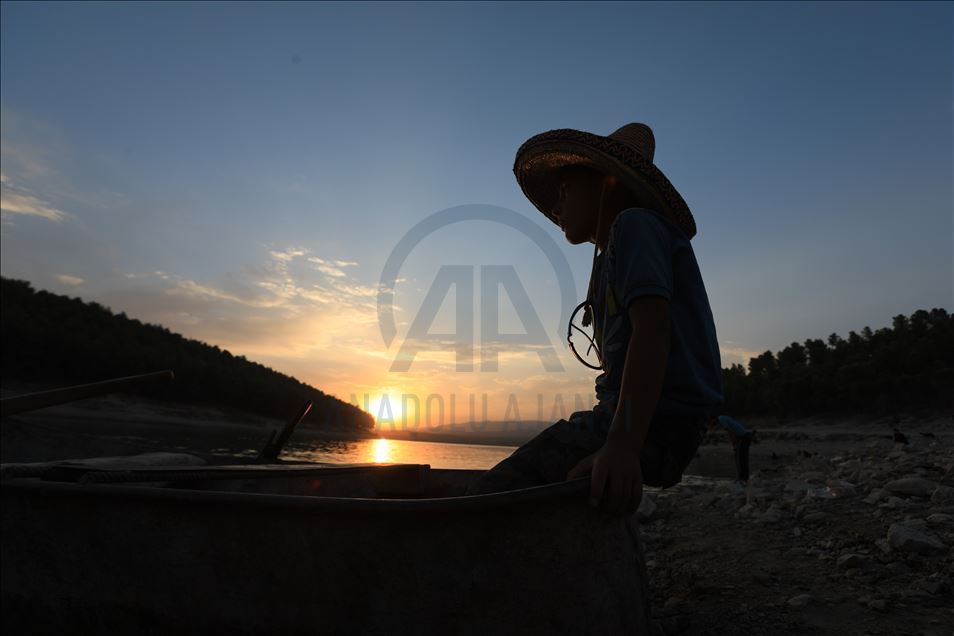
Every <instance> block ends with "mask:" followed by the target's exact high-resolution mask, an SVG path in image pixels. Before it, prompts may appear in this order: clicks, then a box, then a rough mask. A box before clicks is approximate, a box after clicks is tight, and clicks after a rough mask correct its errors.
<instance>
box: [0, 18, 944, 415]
mask: <svg viewBox="0 0 954 636" xmlns="http://www.w3.org/2000/svg"><path fill="white" fill-rule="evenodd" d="M0 19H2V20H0V29H2V33H0V35H2V38H0V53H2V55H0V138H2V139H0V142H2V165H0V168H2V169H0V172H2V197H0V200H2V239H0V241H2V243H0V270H2V274H3V276H5V277H10V278H19V279H25V280H28V281H30V282H31V283H32V284H33V285H34V286H35V287H37V288H39V289H47V290H50V291H54V292H58V293H64V294H68V295H70V296H78V297H81V298H83V299H85V300H95V301H97V302H100V303H102V304H105V305H107V306H109V307H110V308H112V309H113V310H114V311H116V312H120V311H121V312H125V313H126V314H127V315H129V316H131V317H135V318H139V319H141V320H144V321H147V322H152V323H158V324H162V325H164V326H166V327H168V328H170V329H172V330H174V331H177V332H180V333H183V334H184V335H186V336H189V337H193V338H198V339H201V340H204V341H206V342H209V343H213V344H216V345H218V346H220V347H224V348H227V349H229V350H230V351H232V352H233V353H235V354H237V355H245V356H246V357H248V358H250V359H253V360H256V361H259V362H262V363H263V364H266V365H268V366H271V367H272V368H275V369H278V370H280V371H282V372H284V373H288V374H291V375H294V376H296V377H298V378H300V379H301V380H303V381H305V382H308V383H310V384H312V385H314V386H316V387H318V388H320V389H322V390H324V391H326V392H328V393H331V394H333V395H336V396H338V397H340V398H341V399H343V400H345V401H351V402H353V403H357V404H359V405H360V406H362V407H366V408H368V409H369V410H370V411H371V412H372V413H373V414H374V415H376V416H377V417H378V418H379V420H380V422H381V425H384V424H390V425H394V423H395V422H401V421H404V422H407V423H409V425H410V426H416V425H419V424H423V425H428V426H431V427H439V426H441V425H443V424H445V423H449V422H450V421H452V420H454V419H456V421H460V422H466V421H469V420H471V419H481V417H488V418H490V419H500V418H507V419H517V418H520V419H523V420H531V419H539V420H548V419H558V417H563V416H565V415H567V414H568V413H569V412H572V411H573V410H578V409H579V408H589V407H590V406H591V405H592V401H593V399H594V398H593V378H594V372H592V371H590V370H589V369H586V368H585V367H583V366H582V365H580V364H579V363H577V362H576V361H575V360H573V358H572V357H571V355H570V353H569V350H568V349H567V348H566V346H565V343H564V340H565V329H566V327H565V324H564V323H562V322H561V315H565V312H566V310H567V309H572V307H573V306H574V305H575V304H576V303H577V302H578V301H579V300H582V298H583V296H584V295H585V290H586V284H587V280H588V277H589V270H590V262H591V259H592V247H591V246H589V245H588V244H584V245H578V246H572V245H570V244H569V243H567V242H566V240H565V239H564V238H563V236H562V233H561V232H560V230H559V228H558V227H556V226H555V225H553V224H552V223H550V222H549V221H548V220H547V219H546V218H545V217H544V216H543V215H542V214H540V213H539V212H537V211H536V210H535V209H534V208H533V206H532V205H531V204H530V202H529V201H528V200H527V199H526V198H525V197H524V196H523V195H522V193H521V191H520V188H519V186H518V185H517V183H516V181H515V179H514V175H513V172H512V168H513V160H514V155H515V152H516V150H517V148H518V147H519V146H520V144H521V143H523V142H524V141H525V140H526V139H527V138H529V137H531V136H532V135H534V134H537V133H540V132H544V131H546V130H551V129H554V128H574V129H578V130H585V131H589V132H593V133H597V134H604V135H605V134H609V133H610V132H612V131H613V130H615V129H616V128H618V127H620V126H622V125H623V124H626V123H629V122H634V121H638V122H643V123H646V124H648V125H649V126H651V127H652V129H653V131H654V134H655V139H656V154H655V163H656V165H657V166H658V167H659V168H660V169H661V170H662V171H663V172H664V173H665V174H666V176H667V177H668V178H669V180H670V181H671V182H672V183H673V184H674V186H675V187H676V188H677V189H678V190H679V192H680V193H681V194H682V196H683V198H684V199H685V200H686V201H687V203H688V205H689V207H690V209H691V210H692V212H693V214H694V216H695V219H696V222H697V225H698V234H697V235H696V236H695V237H694V238H693V240H692V246H693V249H694V252H695V254H696V258H697V260H698V262H699V265H700V269H701V271H702V274H703V279H704V281H705V285H706V290H707V293H708V296H709V301H710V304H711V307H712V312H713V316H714V320H715V323H716V331H717V335H718V338H719V344H720V350H721V354H722V363H723V366H729V365H730V364H732V363H742V364H744V363H746V362H747V360H748V359H749V358H750V357H751V356H753V355H758V354H759V353H761V352H763V351H765V350H773V351H777V350H778V349H780V348H783V347H785V346H786V345H788V344H789V343H791V342H803V341H804V340H805V339H807V338H825V337H827V335H828V334H831V333H839V334H841V335H846V334H847V333H848V331H849V330H856V331H860V330H861V329H862V328H863V327H864V326H871V327H872V328H879V327H884V326H888V325H890V323H891V318H892V317H893V316H895V315H897V314H910V313H912V312H913V311H915V310H917V309H930V308H934V307H942V308H944V309H946V310H948V311H954V124H952V122H954V4H952V3H950V2H929V3H918V2H903V3H888V2H879V3H865V2H851V3H838V2H831V3H780V2H778V3H718V2H705V3H692V2H680V3H639V4H626V3H586V4H582V3H579V4H578V3H553V4H548V3H500V4H496V3H480V4H463V3H461V4H450V3H447V4H438V3H426V4H413V3H412V4H406V3H395V2H388V3H382V4H377V3H367V4H361V3H348V4H336V3H322V4H303V3H290V4H282V3H268V4H258V3H239V4H229V3H208V4H203V3H190V4H185V3H167V4H166V3H141V2H137V3H19V2H4V3H2V5H0ZM458 206H471V207H470V208H462V209H467V210H485V211H486V210H493V211H495V212H493V214H491V215H490V216H491V217H492V218H489V219H487V218H485V219H482V220H481V219H471V220H466V219H465V220H462V221H460V222H457V223H453V224H445V225H442V226H439V227H437V229H435V230H434V231H433V232H432V233H430V234H428V235H426V236H418V234H419V232H418V234H415V230H414V228H415V226H416V225H417V224H418V223H421V222H422V221H425V220H427V219H429V218H430V217H431V215H435V214H439V213H441V212H442V211H444V210H448V209H450V208H457V207H458ZM481 206H483V207H481ZM494 214H496V215H497V217H494ZM507 215H516V218H517V219H522V222H523V223H524V224H525V223H526V222H530V223H532V224H533V227H535V228H537V229H536V230H535V232H530V233H528V232H526V231H520V230H518V229H516V228H515V227H514V225H520V222H516V223H515V224H511V225H507V224H505V223H501V222H497V221H495V220H494V219H495V218H498V217H499V218H504V217H505V216H506V218H513V217H511V216H507ZM435 218H443V217H435ZM409 233H410V234H409ZM406 236H413V237H417V238H418V239H420V240H418V241H417V242H416V243H415V244H414V245H413V249H411V250H410V251H409V253H408V254H407V256H406V259H405V260H404V261H403V263H401V267H400V272H399V273H398V275H397V277H396V282H395V285H394V295H393V315H394V323H395V327H396V337H394V338H391V339H390V341H388V339H387V338H385V337H383V335H382V329H381V325H380V323H379V312H378V309H379V307H378V290H379V285H380V282H381V279H382V272H383V271H384V268H385V264H386V263H387V262H388V259H389V257H391V255H392V252H394V250H395V248H397V247H398V246H399V245H400V244H401V241H402V238H404V237H406ZM541 236H542V237H543V238H541ZM409 240H410V239H405V244H407V242H408V241H409ZM544 244H547V245H549V246H550V247H548V248H547V249H551V250H552V249H553V246H554V245H555V246H556V247H555V249H556V253H557V254H560V255H562V258H564V259H565V262H566V263H568V264H569V269H570V271H572V275H571V276H570V278H571V280H570V283H571V284H572V287H573V288H574V289H573V290H572V293H573V294H575V297H572V294H568V293H566V284H565V283H566V281H565V280H562V279H561V278H560V274H559V268H554V265H553V261H552V260H551V259H550V258H549V257H548V256H547V253H546V250H545V249H544V248H543V247H542V245H544ZM551 256H552V254H551ZM501 266H502V268H503V269H501ZM494 267H497V269H494ZM510 268H512V269H510ZM500 271H503V272H504V273H505V274H506V273H507V272H512V273H513V274H514V279H515V280H516V281H517V283H518V285H517V287H518V289H516V288H513V287H511V288H509V291H510V292H512V291H514V289H516V291H517V292H519V291H520V290H523V292H525V294H526V297H527V299H528V301H529V304H530V307H531V309H532V312H530V313H531V314H532V315H533V316H536V317H537V318H538V320H539V324H540V326H541V328H542V329H543V331H544V332H545V333H546V335H547V338H548V339H549V340H550V341H551V342H552V348H553V351H555V352H556V355H557V357H558V360H559V362H560V367H561V368H560V369H559V370H553V369H549V370H548V369H547V368H545V367H544V364H543V359H542V357H541V356H540V355H538V353H539V352H538V351H537V350H536V349H534V348H533V347H522V346H521V347H512V348H510V349H509V350H508V349H506V348H505V350H503V351H501V352H500V353H499V355H498V364H497V368H496V369H495V370H493V369H488V368H482V367H481V364H480V359H481V357H480V356H481V351H480V344H481V342H485V344H486V343H487V342H492V338H489V337H488V338H485V339H483V340H482V338H481V335H482V333H483V329H484V327H485V326H486V325H484V324H481V316H483V315H484V313H486V312H485V308H486V307H490V306H491V305H489V304H488V303H487V302H485V301H487V299H488V298H489V296H488V295H487V294H486V293H484V291H482V287H481V280H492V278H491V277H492V274H493V272H500ZM442 272H443V273H444V274H446V275H451V274H453V276H457V277H458V278H454V280H458V281H461V280H463V279H462V278H460V276H465V277H466V278H468V279H470V280H471V283H472V285H471V287H472V289H468V288H467V287H466V286H464V287H459V286H454V287H448V288H447V291H448V294H447V295H446V297H445V296H442V295H441V294H439V293H438V294H437V295H436V296H435V298H437V300H438V301H441V299H443V301H444V302H442V303H441V304H439V309H438V310H437V313H436V316H435V319H434V322H433V324H432V325H431V328H430V332H429V333H435V332H442V333H455V334H457V336H458V337H459V336H460V335H461V333H469V334H470V335H471V336H472V339H473V342H474V349H473V351H472V352H471V353H473V356H469V355H466V354H467V352H464V353H462V354H460V357H459V356H458V352H457V351H456V350H455V349H453V348H451V347H448V346H446V343H445V344H444V345H442V346H440V347H437V345H434V347H436V348H434V349H433V350H427V349H426V347H425V348H421V349H420V350H419V351H417V353H416V355H415V356H414V358H413V360H412V361H411V364H410V366H409V368H408V369H407V370H395V368H394V361H395V359H396V356H397V353H398V351H399V350H400V348H401V346H402V343H403V342H405V341H410V340H409V339H408V333H409V330H410V327H411V325H412V323H413V322H414V320H415V317H418V318H419V317H420V315H421V308H422V307H424V306H427V307H432V308H433V307H434V306H435V305H434V298H431V299H430V301H429V302H430V304H428V303H425V302H424V300H425V298H426V297H427V295H428V293H429V292H431V293H432V294H433V293H436V292H435V290H438V291H439V290H440V285H435V283H436V282H438V281H439V280H442V279H441V276H442V275H443V274H442ZM453 276H452V278H453ZM561 282H562V283H563V286H562V287H561ZM452 289H453V290H456V289H462V290H463V291H464V292H470V297H469V298H467V299H466V302H463V304H461V298H463V296H464V295H465V294H463V293H462V294H461V298H457V295H456V291H452ZM501 290H502V291H501V295H500V297H499V310H498V314H497V320H498V321H499V324H498V328H499V331H500V332H503V333H512V334H521V333H529V332H530V331H531V328H530V327H528V322H527V317H528V314H527V312H526V311H518V310H517V309H516V306H517V304H520V303H519V302H516V301H514V297H513V296H512V294H509V293H504V292H505V291H507V290H508V288H507V287H506V286H504V287H502V288H501ZM462 312H468V313H469V314H471V319H470V321H471V322H473V323H474V327H473V329H471V330H470V331H466V330H465V331H461V330H460V325H461V324H464V325H465V326H466V324H467V322H468V321H467V320H463V322H462V320H461V318H462ZM482 312H483V313H482ZM531 326H532V325H531ZM484 335H486V334H484ZM491 349H492V347H491V346H488V348H487V350H488V351H489V350H491ZM461 358H465V359H467V360H473V361H474V364H473V365H472V368H471V369H469V370H468V369H463V370H462V369H461V367H460V366H459V363H460V362H461ZM144 371H146V370H144ZM402 396H407V397H405V398H404V399H403V400H402ZM452 400H454V403H453V404H452ZM484 402H486V404H487V407H486V408H483V407H482V404H483V403H484ZM470 405H473V408H470ZM452 407H453V408H452ZM440 408H443V409H444V410H443V413H444V415H443V416H440V415H439V413H440V412H441V411H440V410H439V409H440ZM452 412H453V415H452Z"/></svg>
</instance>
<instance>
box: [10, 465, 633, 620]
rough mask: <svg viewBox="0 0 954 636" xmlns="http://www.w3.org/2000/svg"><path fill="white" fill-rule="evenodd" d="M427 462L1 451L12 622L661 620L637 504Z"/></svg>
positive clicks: (584, 484)
mask: <svg viewBox="0 0 954 636" xmlns="http://www.w3.org/2000/svg"><path fill="white" fill-rule="evenodd" d="M481 472H482V471H475V470H449V469H433V468H431V467H430V466H429V465H427V464H352V465H340V464H302V463H288V462H280V461H279V462H276V463H269V464H258V465H234V464H233V465H219V466H216V465H209V464H208V463H207V462H206V461H205V460H204V459H202V458H198V457H196V456H192V455H184V454H177V455H175V456H173V455H168V454H165V455H163V456H162V457H157V456H139V457H132V458H128V457H127V458H113V459H100V460H83V461H72V462H69V461H67V462H52V463H45V464H17V465H9V464H8V465H4V466H3V470H2V473H3V479H2V482H0V493H2V495H0V496H2V512H0V518H2V524H0V533H2V534H0V536H2V551H0V568H2V577H0V594H2V604H3V612H2V625H3V627H4V628H10V629H14V630H17V631H14V632H12V633H31V634H36V633H71V634H74V633H97V634H110V633H123V634H128V633H167V632H168V633H173V632H175V633H179V632H188V633H256V634H260V633H277V634H312V633H314V634H330V633H334V634H412V633H413V634H490V633H496V634H542V633H546V634H555V633H560V634H563V633H580V634H582V633H587V634H590V633H593V634H596V633H613V634H622V633H633V634H643V633H649V601H650V599H649V595H648V591H647V576H646V571H645V566H644V562H643V554H642V546H641V543H640V539H639V532H638V528H637V525H636V518H635V515H632V516H630V517H626V518H619V517H615V518H614V517H609V516H607V515H605V514H604V513H602V512H600V511H599V510H595V509H593V508H591V507H590V506H589V505H588V504H587V497H586V495H587V492H588V489H589V479H588V478H584V479H577V480H573V481H567V482H561V483H554V484H548V485H545V486H539V487H534V488H526V489H520V490H512V491H507V492H501V493H492V494H484V495H476V496H463V495H462V493H463V492H464V490H465V488H466V486H467V484H468V483H469V482H470V481H471V480H473V479H474V478H475V477H477V476H478V475H479V474H480V473H481Z"/></svg>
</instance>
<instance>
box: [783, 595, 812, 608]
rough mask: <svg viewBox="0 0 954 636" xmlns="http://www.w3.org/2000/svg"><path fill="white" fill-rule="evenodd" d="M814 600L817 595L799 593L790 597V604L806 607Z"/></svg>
mask: <svg viewBox="0 0 954 636" xmlns="http://www.w3.org/2000/svg"><path fill="white" fill-rule="evenodd" d="M814 601H815V597H813V596H812V595H811V594H799V595H798V596H793V597H792V598H790V599H788V604H789V605H791V606H792V607H805V606H806V605H810V604H811V603H813V602H814Z"/></svg>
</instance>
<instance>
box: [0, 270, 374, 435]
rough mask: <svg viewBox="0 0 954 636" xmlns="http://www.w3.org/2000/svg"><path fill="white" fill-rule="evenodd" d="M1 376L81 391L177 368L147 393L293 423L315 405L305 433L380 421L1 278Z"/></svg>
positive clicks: (158, 332)
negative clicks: (309, 429)
mask: <svg viewBox="0 0 954 636" xmlns="http://www.w3.org/2000/svg"><path fill="white" fill-rule="evenodd" d="M0 346H2V351H3V353H2V357H0V374H2V377H3V378H4V379H8V380H9V379H15V380H21V381H30V382H43V383H49V384H80V383H85V382H93V381H97V380H103V379H108V378H114V377H122V376H128V375H136V374H140V373H145V372H149V371H156V370H161V369H172V370H173V371H174V372H175V374H176V380H175V381H174V382H170V383H166V384H164V385H162V386H156V387H154V388H149V389H144V390H143V391H142V393H143V394H144V395H148V396H150V397H153V398H157V399H162V400H170V401H176V402H192V403H197V404H206V405H211V406H218V407H227V408H230V409H239V410H244V411H248V412H251V413H256V414H259V415H264V416H266V417H279V418H282V419H285V418H290V417H291V416H292V415H294V413H295V411H296V410H297V409H298V408H299V407H300V406H301V404H302V403H303V402H304V401H305V400H306V399H308V400H312V402H313V403H314V406H313V409H312V413H311V414H310V415H309V417H308V418H307V419H306V420H305V421H304V422H303V424H302V425H303V426H309V425H311V426H315V427H321V428H323V429H329V428H332V429H334V428H337V429H343V430H353V431H363V432H368V433H369V434H370V433H371V432H372V430H373V428H374V419H373V418H372V416H371V415H370V414H369V413H367V412H365V411H362V410H361V409H359V408H358V407H356V406H354V405H353V404H348V403H347V402H344V401H342V400H339V399H338V398H336V397H334V396H331V395H327V394H325V393H323V392H322V391H320V390H318V389H316V388H314V387H312V386H309V385H307V384H304V383H303V382H300V381H299V380H297V379H296V378H293V377H291V376H288V375H285V374H283V373H280V372H278V371H275V370H273V369H270V368H268V367H266V366H264V365H262V364H259V363H257V362H252V361H251V360H247V359H246V358H245V357H244V356H234V355H232V354H231V353H230V352H228V351H226V350H224V349H220V348H219V347H216V346H213V345H209V344H206V343H204V342H200V341H198V340H193V339H189V338H186V337H184V336H182V335H179V334H177V333H173V332H171V331H170V330H168V329H166V328H165V327H161V326H158V325H151V324H147V323H143V322H141V321H139V320H136V319H133V318H128V317H127V316H126V315H125V314H124V313H119V314H116V313H113V312H112V311H111V310H110V309H108V308H107V307H104V306H102V305H100V304H99V303H95V302H84V301H83V300H81V299H79V298H70V297H68V296H62V295H59V294H53V293H50V292H46V291H36V290H34V289H33V287H32V286H31V285H30V283H28V282H27V281H23V280H13V279H9V278H0Z"/></svg>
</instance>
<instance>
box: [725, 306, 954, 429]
mask: <svg viewBox="0 0 954 636" xmlns="http://www.w3.org/2000/svg"><path fill="white" fill-rule="evenodd" d="M722 377H723V380H724V383H725V395H726V405H725V410H726V411H727V412H732V413H739V414H764V415H778V416H783V417H784V416H789V415H792V416H795V415H815V414H823V413H847V412H852V413H878V414H889V415H890V414H898V413H900V412H918V411H920V412H926V411H943V412H946V413H952V412H954V316H952V315H950V314H948V313H947V311H945V310H944V309H932V310H930V311H926V310H923V309H921V310H918V311H915V312H914V313H913V314H911V316H904V315H898V316H895V317H894V320H893V324H892V326H891V327H886V328H883V329H878V330H877V331H872V330H871V329H870V328H869V327H865V328H864V329H862V330H861V333H860V334H859V333H856V332H854V331H851V332H849V333H848V338H847V339H846V338H842V337H841V336H839V335H838V334H834V333H833V334H831V335H830V336H828V338H827V339H826V340H820V339H809V340H806V341H805V342H804V343H798V342H793V343H792V344H790V345H788V346H787V347H785V348H784V349H782V350H781V351H779V352H778V353H777V354H773V353H772V352H771V351H766V352H765V353H763V354H761V355H759V356H756V357H754V358H752V359H751V360H749V364H748V371H746V368H745V367H743V366H742V365H741V364H734V365H732V366H731V367H730V368H728V369H723V376H722Z"/></svg>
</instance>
